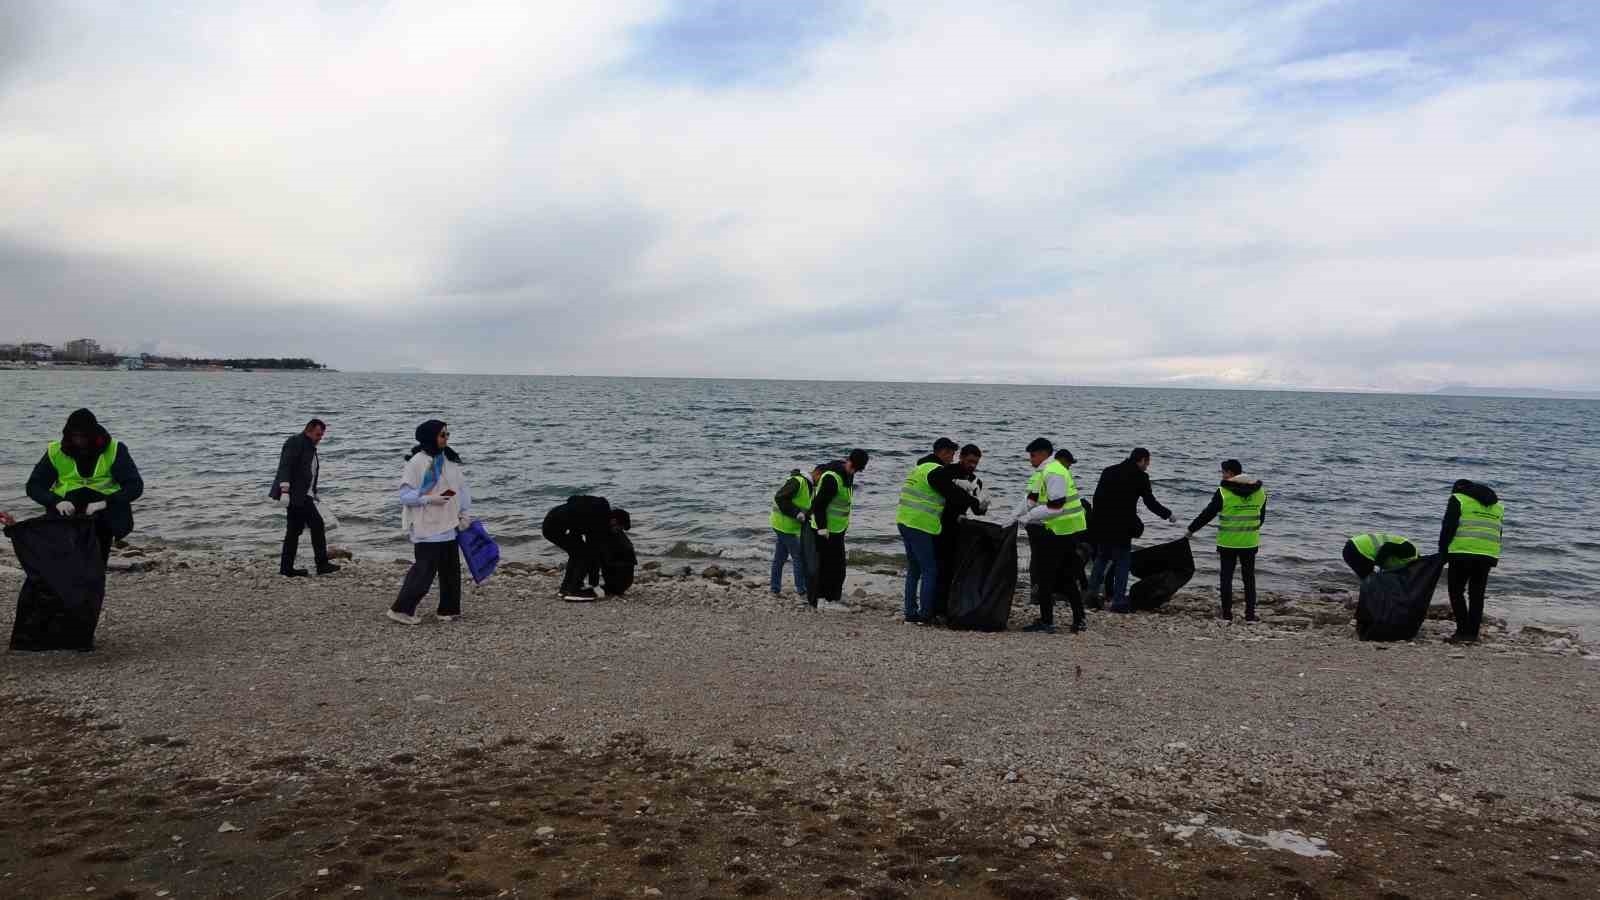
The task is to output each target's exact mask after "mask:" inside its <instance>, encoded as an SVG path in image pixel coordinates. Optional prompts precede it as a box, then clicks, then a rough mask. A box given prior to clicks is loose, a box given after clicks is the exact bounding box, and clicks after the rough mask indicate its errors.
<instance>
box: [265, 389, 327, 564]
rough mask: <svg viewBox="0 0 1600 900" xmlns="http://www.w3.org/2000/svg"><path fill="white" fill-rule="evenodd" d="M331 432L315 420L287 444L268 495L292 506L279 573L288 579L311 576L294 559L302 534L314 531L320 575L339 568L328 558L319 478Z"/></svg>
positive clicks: (280, 457) (308, 423)
mask: <svg viewBox="0 0 1600 900" xmlns="http://www.w3.org/2000/svg"><path fill="white" fill-rule="evenodd" d="M327 433H328V425H327V423H325V422H323V421H322V420H321V419H312V420H311V421H309V422H307V423H306V427H305V428H304V429H302V430H301V431H300V433H299V434H296V435H291V436H290V437H289V439H288V440H286V441H284V442H283V451H282V452H281V453H279V454H278V474H277V477H275V478H274V479H273V483H272V490H270V491H268V492H267V496H269V497H271V498H272V499H274V500H276V501H278V502H279V503H283V504H285V505H286V506H287V507H288V513H289V526H288V529H287V530H286V531H285V532H284V535H283V553H282V554H281V555H280V556H279V557H278V574H279V575H282V576H284V577H286V578H304V577H306V576H308V575H310V574H311V573H310V572H307V571H306V570H305V569H296V568H295V567H294V558H295V556H296V555H297V554H298V553H299V552H300V534H301V532H304V531H306V530H307V529H310V531H311V551H312V553H313V554H314V555H315V556H316V560H317V574H318V575H331V574H333V573H334V572H337V571H339V567H338V566H336V565H334V564H333V563H332V562H331V561H330V560H329V559H328V537H327V526H326V524H325V523H324V522H323V521H322V513H321V511H320V510H318V509H317V478H318V476H319V475H320V474H321V470H322V463H321V461H320V460H319V459H318V457H317V445H318V444H320V443H322V438H323V436H324V435H326V434H327Z"/></svg>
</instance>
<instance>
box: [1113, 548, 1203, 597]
mask: <svg viewBox="0 0 1600 900" xmlns="http://www.w3.org/2000/svg"><path fill="white" fill-rule="evenodd" d="M1128 575H1129V577H1130V578H1137V579H1139V580H1138V581H1137V582H1134V583H1133V584H1132V585H1129V587H1128V604H1129V605H1131V606H1132V607H1133V608H1134V609H1139V610H1147V611H1148V610H1152V609H1160V608H1161V607H1163V606H1165V605H1167V601H1168V600H1171V599H1172V596H1173V595H1174V594H1176V593H1178V591H1179V590H1181V589H1182V588H1183V586H1184V585H1186V584H1188V583H1189V579H1191V578H1193V577H1194V550H1193V549H1191V548H1190V546H1189V542H1188V541H1187V540H1185V539H1183V538H1179V539H1178V540H1176V541H1168V542H1167V543H1165V544H1156V545H1155V546H1154V547H1141V548H1139V549H1138V550H1135V551H1133V555H1132V557H1131V558H1130V561H1129V564H1128Z"/></svg>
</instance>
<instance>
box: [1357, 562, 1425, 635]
mask: <svg viewBox="0 0 1600 900" xmlns="http://www.w3.org/2000/svg"><path fill="white" fill-rule="evenodd" d="M1443 571H1444V556H1443V555H1442V554H1438V553H1435V554H1434V555H1432V556H1424V557H1422V558H1421V559H1419V560H1417V561H1415V562H1413V563H1411V564H1409V565H1407V566H1406V567H1405V568H1403V569H1395V570H1394V571H1392V572H1373V573H1372V574H1371V575H1368V576H1367V577H1366V578H1363V579H1361V597H1360V599H1359V600H1357V602H1356V634H1357V635H1359V636H1360V638H1361V639H1362V640H1363V641H1409V640H1411V639H1412V638H1414V637H1416V636H1417V632H1418V631H1421V630H1422V622H1423V620H1424V619H1426V618H1428V605H1429V604H1431V603H1433V592H1434V589H1435V588H1437V587H1438V586H1439V573H1441V572H1443Z"/></svg>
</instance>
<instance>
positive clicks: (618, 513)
mask: <svg viewBox="0 0 1600 900" xmlns="http://www.w3.org/2000/svg"><path fill="white" fill-rule="evenodd" d="M611 520H612V521H614V522H616V523H617V527H618V528H621V529H622V530H623V531H627V530H628V529H629V528H632V527H633V517H632V516H630V515H628V511H627V510H625V509H623V508H622V507H620V506H617V507H613V508H612V510H611Z"/></svg>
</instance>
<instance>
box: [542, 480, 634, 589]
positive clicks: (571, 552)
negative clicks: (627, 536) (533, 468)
mask: <svg viewBox="0 0 1600 900" xmlns="http://www.w3.org/2000/svg"><path fill="white" fill-rule="evenodd" d="M632 525H633V520H632V518H631V517H630V516H629V515H628V511H627V510H625V509H621V508H614V507H612V505H611V501H609V500H607V499H606V498H604V497H591V496H589V495H587V494H578V495H576V496H572V497H568V498H567V500H566V502H565V503H562V504H561V505H560V506H557V507H555V508H553V509H551V510H550V511H549V512H548V513H545V516H544V522H543V524H542V525H541V526H540V531H541V533H543V534H544V539H545V540H547V541H549V542H550V543H552V544H555V545H556V546H557V547H560V548H561V549H562V550H564V551H566V553H567V567H566V569H565V570H564V571H563V572H562V576H561V588H560V594H559V596H560V597H561V599H563V600H566V601H568V602H569V603H592V602H594V601H595V600H598V599H599V595H598V594H596V593H595V591H594V586H595V585H597V584H599V583H600V575H601V572H602V570H603V569H604V567H605V562H606V557H607V553H608V552H609V548H610V547H611V546H612V544H613V540H612V535H613V533H614V532H617V531H627V530H628V529H629V528H631V527H632ZM630 547H631V542H630ZM585 581H587V582H588V583H587V584H585Z"/></svg>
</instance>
